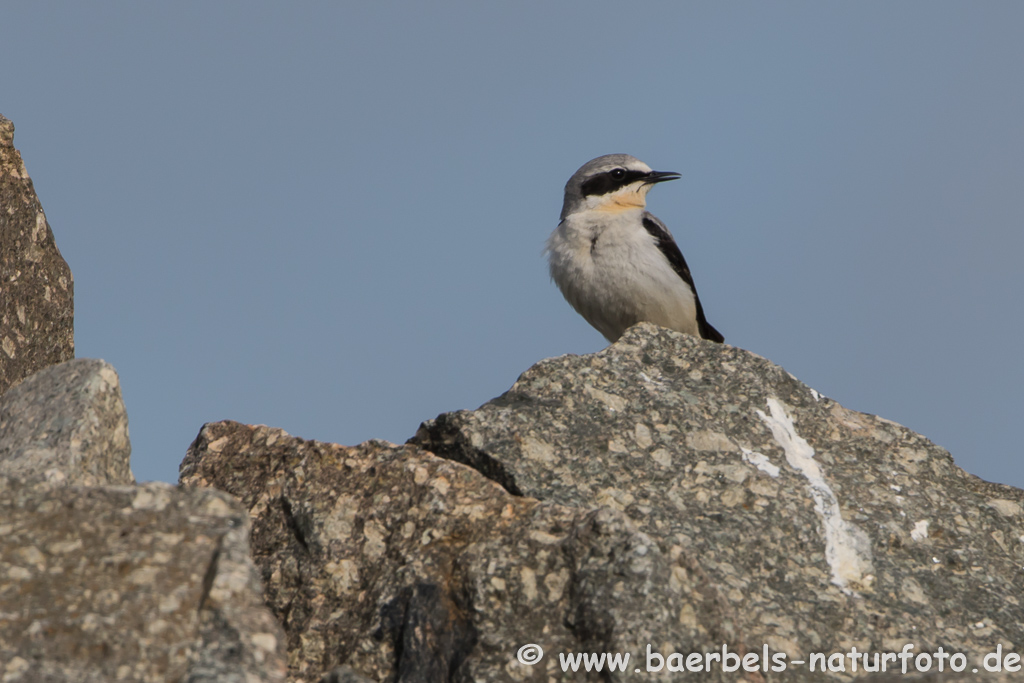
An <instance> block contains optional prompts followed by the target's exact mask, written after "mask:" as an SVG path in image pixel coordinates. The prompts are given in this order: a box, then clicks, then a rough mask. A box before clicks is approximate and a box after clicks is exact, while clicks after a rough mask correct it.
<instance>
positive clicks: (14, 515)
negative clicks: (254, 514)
mask: <svg viewBox="0 0 1024 683" xmlns="http://www.w3.org/2000/svg"><path fill="white" fill-rule="evenodd" d="M248 531H249V523H248V518H247V516H246V514H245V511H244V510H243V509H242V508H241V507H239V505H238V503H237V501H235V500H233V499H231V498H230V497H229V496H226V495H224V494H223V493H220V492H217V491H209V490H206V491H190V490H184V491H183V490H179V489H176V488H174V487H172V486H169V485H167V484H159V483H151V484H146V485H143V486H120V487H68V486H52V485H51V484H48V483H46V482H41V481H37V482H35V483H26V482H24V481H20V480H14V479H10V478H7V477H0V679H2V680H3V681H5V682H7V683H10V682H14V681H25V682H26V683H28V682H37V681H75V682H76V683H93V682H96V683H99V682H100V681H154V682H156V681H161V682H162V681H195V682H198V681H204V682H209V683H214V682H215V681H228V682H230V683H253V682H255V681H268V682H271V681H283V680H284V676H285V652H284V638H283V635H282V633H281V631H280V627H279V625H278V624H277V623H276V621H275V620H274V619H273V617H272V616H271V615H270V613H269V611H268V610H267V609H266V607H265V606H264V605H263V604H262V601H261V594H260V586H259V580H258V578H257V576H256V571H255V569H254V567H253V565H252V561H251V559H250V558H249V547H248Z"/></svg>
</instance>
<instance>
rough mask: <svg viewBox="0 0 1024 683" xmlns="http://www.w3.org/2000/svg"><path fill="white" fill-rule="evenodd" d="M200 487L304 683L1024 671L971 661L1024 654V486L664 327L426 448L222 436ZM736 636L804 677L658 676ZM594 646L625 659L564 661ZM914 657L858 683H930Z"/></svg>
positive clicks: (186, 470)
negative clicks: (605, 666)
mask: <svg viewBox="0 0 1024 683" xmlns="http://www.w3.org/2000/svg"><path fill="white" fill-rule="evenodd" d="M431 451H432V452H431ZM439 456H443V457H439ZM181 480H182V482H183V483H185V484H189V485H195V486H214V487H217V488H219V489H222V490H224V491H227V492H229V493H231V494H233V495H235V496H237V497H238V498H239V499H240V500H241V501H242V504H243V506H244V507H245V508H246V509H248V510H249V514H250V515H251V517H252V519H253V542H252V546H253V553H254V559H255V561H256V563H257V565H258V566H259V567H260V569H261V571H262V576H263V581H264V585H265V587H266V591H267V599H268V603H269V605H270V606H271V608H272V609H273V611H274V613H275V614H276V615H277V616H278V618H279V619H280V620H281V622H282V623H283V625H284V628H285V631H286V633H287V638H288V650H289V673H290V680H292V681H294V682H295V683H299V682H300V681H302V682H310V683H312V682H313V681H317V680H319V679H320V676H321V675H322V674H323V673H324V672H328V671H333V672H340V671H344V672H345V675H346V676H353V677H357V678H358V677H360V676H362V677H365V678H368V679H370V680H377V681H385V680H387V681H403V682H412V681H424V682H426V681H444V680H451V681H527V680H530V681H535V680H539V681H548V680H554V681H576V680H641V679H643V680H680V679H684V680H686V679H688V680H701V681H734V680H740V676H741V675H742V677H743V678H742V679H743V680H749V681H766V680H767V681H773V680H776V681H814V680H822V679H823V678H827V679H829V680H851V679H852V678H853V677H854V674H853V672H852V665H851V663H850V660H849V659H848V658H845V657H843V656H840V658H839V659H840V660H842V661H844V664H845V667H844V668H845V671H842V672H840V671H831V672H829V673H828V674H827V675H825V676H823V675H822V673H820V666H819V669H818V671H817V672H815V673H811V672H810V671H809V666H808V664H802V665H798V664H796V663H795V661H794V660H796V661H804V662H809V660H810V657H811V656H812V655H813V654H814V653H823V654H825V655H826V656H831V655H834V654H835V653H849V652H850V651H851V648H853V647H856V648H857V650H858V652H861V653H863V652H868V653H880V654H881V653H890V652H891V653H896V652H900V651H901V649H902V648H903V647H904V645H906V644H908V643H911V644H913V645H914V650H913V651H912V652H913V654H914V655H915V656H916V655H918V654H920V653H922V652H925V651H927V652H937V648H938V647H939V646H941V647H943V649H944V652H946V653H947V654H948V653H951V652H958V653H964V654H965V660H964V661H965V662H967V663H968V666H967V668H966V671H965V673H966V674H967V677H963V676H961V677H953V678H947V677H945V675H943V676H940V677H934V674H935V669H934V668H933V670H932V671H931V672H930V674H929V676H932V678H927V679H926V680H936V681H938V680H979V681H980V680H985V681H996V680H1016V679H1017V678H1019V677H1020V674H1016V675H1014V676H1011V677H1008V676H1007V675H1006V674H1005V673H1003V674H1001V675H985V674H980V675H974V676H972V675H971V669H972V668H975V667H979V668H980V666H981V655H983V654H985V653H987V652H989V651H991V650H994V649H995V648H996V647H997V646H1001V647H1002V649H1003V652H1004V655H1005V654H1006V653H1009V652H1016V653H1020V652H1021V650H1022V648H1024V634H1022V629H1024V626H1022V625H1024V610H1022V608H1021V605H1020V599H1021V595H1022V588H1024V518H1022V509H1024V492H1021V491H1019V490H1017V489H1013V488H1011V487H1008V486H999V485H996V484H989V483H986V482H983V481H981V480H979V479H977V478H975V477H972V476H970V475H967V474H965V473H964V472H963V471H961V470H960V469H959V468H957V467H956V466H955V465H954V464H953V461H952V459H951V457H950V456H949V454H948V453H946V452H945V451H943V450H942V449H941V448H938V447H937V446H935V445H934V444H932V443H930V442H929V441H928V440H927V439H925V438H924V437H922V436H920V435H917V434H914V433H913V432H910V431H909V430H907V429H905V428H903V427H901V426H899V425H896V424H894V423H892V422H889V421H887V420H883V419H881V418H877V417H874V416H871V415H865V414H861V413H855V412H852V411H849V410H846V409H844V408H843V407H842V406H840V405H838V404H837V403H835V402H833V401H831V400H829V399H827V398H825V397H823V396H820V395H818V394H816V393H815V392H814V391H813V390H811V389H809V388H808V387H806V386H804V385H803V384H801V383H800V382H799V381H797V380H796V379H794V378H793V377H791V376H790V375H788V374H787V373H786V372H785V371H784V370H782V369H781V368H779V367H777V366H775V365H773V364H771V363H770V362H768V361H766V360H765V359H763V358H761V357H759V356H756V355H754V354H751V353H748V352H746V351H742V350H740V349H736V348H733V347H729V346H723V345H717V344H712V343H709V342H704V341H701V340H698V339H695V338H693V337H688V336H685V335H680V334H677V333H673V332H669V331H667V330H661V329H659V328H655V327H653V326H649V325H641V326H638V327H636V328H633V329H632V330H631V331H629V332H627V333H626V335H625V336H624V337H623V338H622V339H621V340H620V341H619V342H617V343H616V344H614V345H612V346H611V347H609V348H608V349H606V350H604V351H602V352H600V353H596V354H593V355H589V356H565V357H561V358H555V359H550V360H546V361H543V362H541V363H538V364H537V365H536V366H534V367H533V368H531V369H530V370H528V371H527V372H526V373H524V374H523V376H522V377H520V379H519V380H518V381H517V382H516V384H515V385H514V386H513V387H512V389H510V390H509V391H508V392H507V393H506V394H504V395H503V396H501V397H499V398H498V399H495V400H494V401H492V402H490V403H488V404H487V405H485V406H483V407H481V408H480V409H478V410H476V411H464V412H458V413H450V414H446V415H442V416H439V417H438V418H437V419H436V420H432V421H429V422H427V423H425V424H424V425H423V427H422V428H421V429H420V431H419V433H418V435H417V436H416V438H415V440H414V443H409V444H406V445H404V446H396V445H394V444H388V443H384V442H368V443H365V444H362V445H360V446H356V447H344V446H338V445H335V444H326V443H319V442H315V441H305V440H302V439H299V438H295V437H292V436H289V435H288V434H286V433H285V432H283V431H281V430H278V429H272V428H269V427H264V426H246V425H241V424H238V423H232V422H222V423H213V424H208V425H206V426H204V427H203V429H202V431H201V432H200V434H199V436H198V437H197V439H196V441H195V442H194V443H193V445H192V447H191V448H190V449H189V452H188V455H187V456H186V459H185V461H184V463H183V464H182V469H181ZM531 643H535V644H538V645H540V646H541V647H542V648H543V649H544V651H545V655H544V657H543V659H541V660H540V661H539V662H537V663H536V664H534V665H532V666H528V665H524V664H522V663H520V662H519V661H517V657H516V655H517V652H518V650H519V648H520V647H522V646H524V645H527V644H531ZM723 645H724V646H726V647H727V648H728V651H729V652H733V653H739V654H740V655H743V656H748V655H749V656H756V655H760V654H761V653H763V652H764V648H767V649H768V651H769V654H770V659H771V665H772V666H774V665H775V664H776V662H777V660H775V659H772V658H773V657H774V656H775V655H782V656H784V657H785V659H784V660H783V661H785V663H786V665H787V668H786V670H785V671H782V672H775V671H770V670H769V671H764V670H763V669H761V668H760V667H757V668H758V670H757V671H746V672H744V671H740V672H738V673H735V672H723V671H722V670H721V668H720V665H718V666H715V667H713V668H714V670H713V671H712V672H711V673H707V672H701V673H696V672H678V671H669V670H668V668H667V666H663V668H662V670H661V671H659V672H648V671H646V668H647V664H648V660H647V659H646V655H647V648H648V647H650V648H651V651H652V652H653V653H656V654H660V655H662V656H663V657H665V658H666V660H667V659H668V658H669V657H670V656H671V655H673V653H680V654H682V655H689V654H693V653H705V652H708V651H714V650H717V651H719V652H721V650H722V647H723ZM581 652H587V653H619V654H623V653H629V654H630V660H629V666H628V670H627V672H626V673H621V672H619V673H612V674H610V673H608V672H607V671H605V672H604V673H602V674H598V673H596V671H592V672H591V673H589V674H588V673H586V672H585V671H584V670H583V669H582V668H581V669H580V670H579V671H578V672H573V671H571V670H569V671H563V670H562V667H561V661H560V657H559V655H563V656H564V655H567V654H569V653H574V654H576V653H581ZM968 656H969V659H967V658H966V657H968ZM683 661H684V660H683V658H682V657H680V658H678V659H672V662H673V663H675V664H677V665H678V664H679V663H681V662H683ZM832 662H833V667H834V668H838V664H837V660H835V659H834V658H833V659H832ZM1011 663H1012V661H1011ZM652 664H653V665H656V664H657V659H654V660H652ZM342 666H347V667H348V668H345V669H343V668H339V667H342ZM895 666H896V667H897V668H898V664H897V665H895ZM933 666H934V665H933ZM893 667H894V665H893V664H892V663H890V664H889V665H888V670H887V674H886V675H884V676H875V677H873V678H871V679H864V680H895V679H897V678H898V679H899V680H914V677H913V676H903V675H900V674H899V673H896V674H893V673H892V669H893ZM635 669H640V670H641V673H639V674H637V673H636V672H635ZM912 671H913V668H911V672H912ZM948 671H949V669H948V660H947V668H946V672H947V673H948ZM862 673H863V668H860V669H859V670H858V674H857V675H861V674H862ZM328 680H329V679H328Z"/></svg>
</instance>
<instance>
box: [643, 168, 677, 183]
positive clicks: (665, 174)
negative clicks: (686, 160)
mask: <svg viewBox="0 0 1024 683" xmlns="http://www.w3.org/2000/svg"><path fill="white" fill-rule="evenodd" d="M680 178H682V176H681V175H679V174H678V173H676V172H675V171H651V172H650V173H648V174H647V177H646V178H644V182H645V183H647V184H648V185H653V184H655V183H663V182H665V181H666V180H679V179H680Z"/></svg>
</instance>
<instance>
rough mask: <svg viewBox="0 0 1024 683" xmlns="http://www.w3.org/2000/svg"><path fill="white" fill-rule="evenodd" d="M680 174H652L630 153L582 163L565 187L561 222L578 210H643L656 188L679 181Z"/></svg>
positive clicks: (648, 167)
mask: <svg viewBox="0 0 1024 683" xmlns="http://www.w3.org/2000/svg"><path fill="white" fill-rule="evenodd" d="M679 177H680V176H679V174H678V173H673V172H670V171H652V170H651V167H650V166H648V165H647V164H645V163H644V162H642V161H640V160H639V159H637V158H636V157H631V156H629V155H628V154H606V155H605V156H603V157H597V158H596V159H592V160H590V161H588V162H587V163H585V164H583V166H581V167H580V169H579V170H578V171H576V173H574V174H573V176H572V177H571V178H569V182H567V183H566V184H565V202H564V203H563V204H562V219H563V220H564V219H565V218H566V216H569V215H570V214H573V213H576V212H578V211H609V212H620V211H627V210H630V209H642V208H644V207H645V206H646V205H647V193H648V192H649V191H650V189H651V188H652V187H653V186H654V185H655V183H661V182H664V181H666V180H675V179H677V178H679Z"/></svg>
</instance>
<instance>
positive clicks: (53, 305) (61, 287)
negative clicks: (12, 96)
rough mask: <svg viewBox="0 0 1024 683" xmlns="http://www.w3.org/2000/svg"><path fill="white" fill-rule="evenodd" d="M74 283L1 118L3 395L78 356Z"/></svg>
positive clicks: (9, 128)
mask: <svg viewBox="0 0 1024 683" xmlns="http://www.w3.org/2000/svg"><path fill="white" fill-rule="evenodd" d="M74 316H75V309H74V282H73V280H72V278H71V269H70V268H68V264H67V263H66V262H65V261H64V258H63V257H62V256H61V255H60V250H59V249H57V244H56V243H55V242H54V239H53V232H52V231H51V230H50V226H49V224H48V223H47V222H46V215H45V214H43V207H42V206H41V205H40V204H39V198H38V197H36V192H35V189H34V188H33V187H32V179H31V178H29V176H28V172H27V171H26V170H25V164H24V163H23V162H22V160H21V154H19V153H18V150H16V149H15V148H14V124H13V123H11V121H10V120H8V119H6V118H4V117H3V116H0V393H3V392H4V391H5V390H7V388H8V387H10V386H12V385H14V384H16V383H17V382H19V381H21V380H22V379H24V378H25V377H28V376H29V375H31V374H32V373H34V372H36V371H37V370H40V369H42V368H45V367H46V366H47V365H53V364H54V363H60V362H62V361H66V360H70V359H71V358H74V356H75V333H74Z"/></svg>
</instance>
